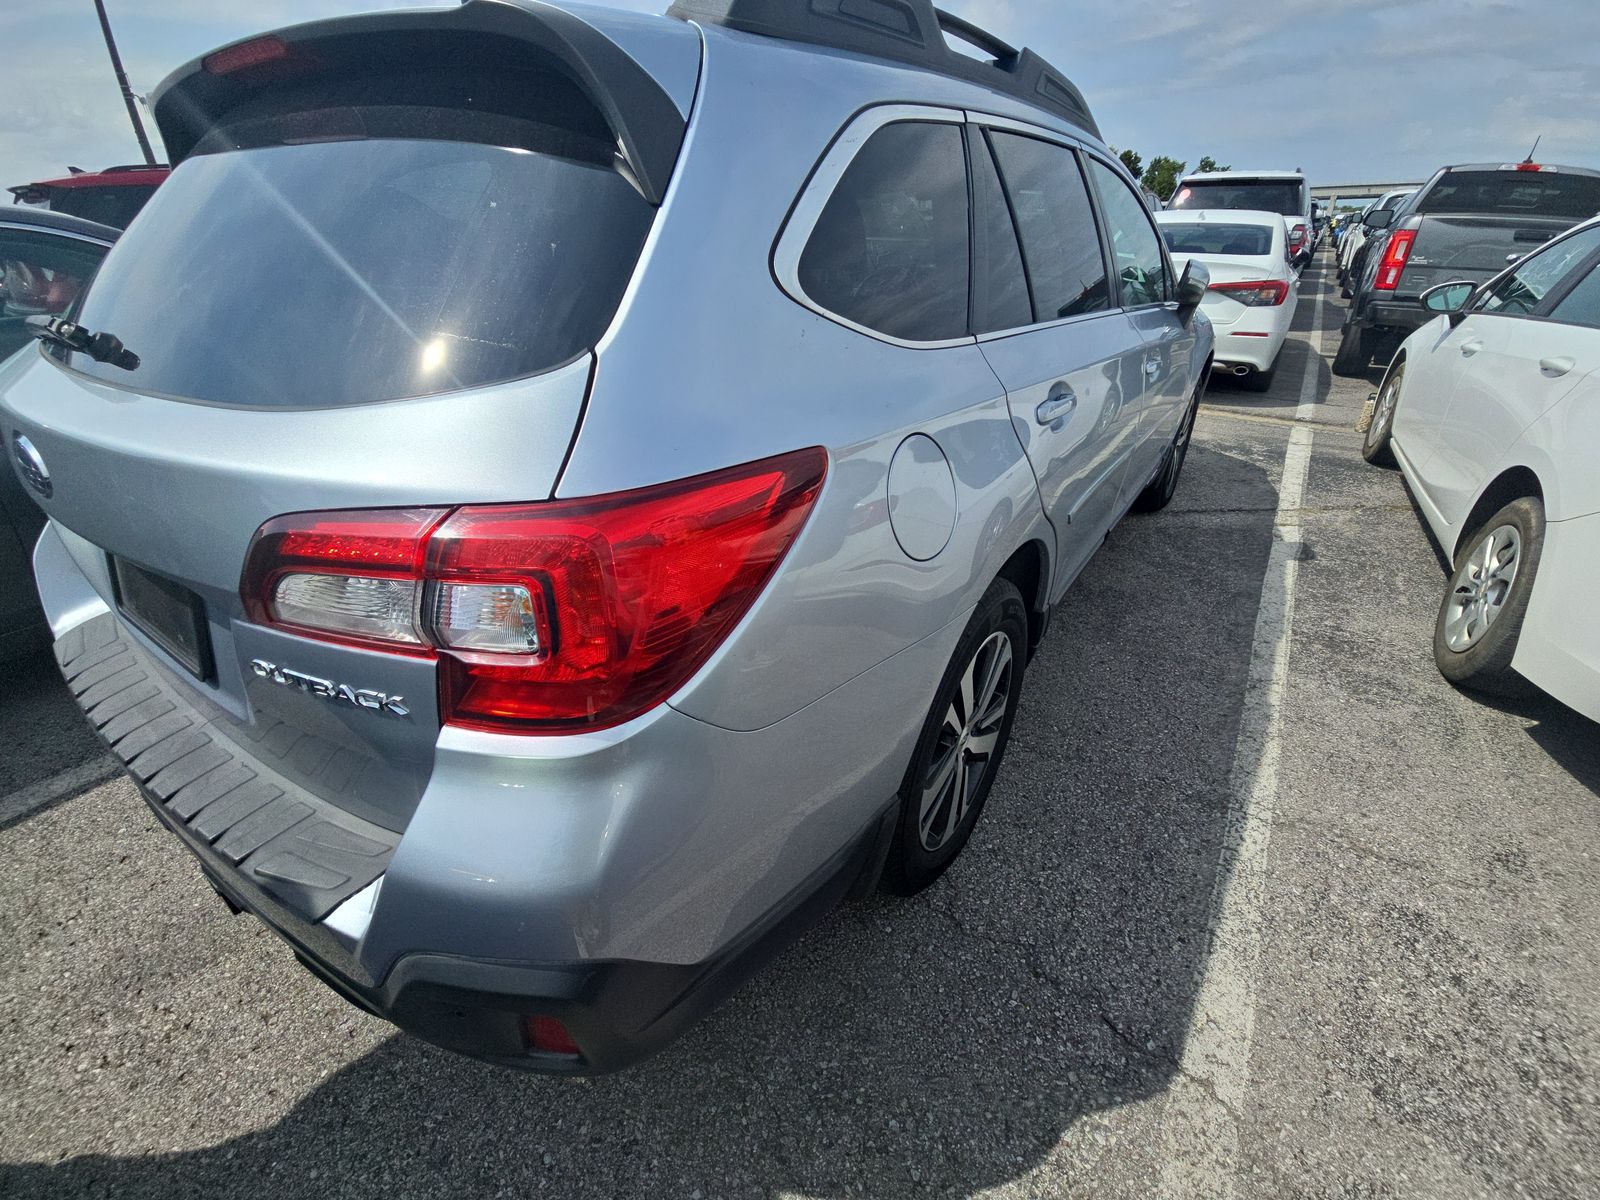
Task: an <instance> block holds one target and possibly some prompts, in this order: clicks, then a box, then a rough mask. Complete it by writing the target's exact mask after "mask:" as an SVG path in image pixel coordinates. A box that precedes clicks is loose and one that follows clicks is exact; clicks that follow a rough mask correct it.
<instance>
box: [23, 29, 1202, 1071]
mask: <svg viewBox="0 0 1600 1200" xmlns="http://www.w3.org/2000/svg"><path fill="white" fill-rule="evenodd" d="M947 37H948V38H956V39H959V40H961V41H964V42H967V43H970V47H969V48H970V49H972V50H973V51H974V53H970V54H969V53H961V52H957V51H956V50H954V49H952V48H951V47H950V45H949V43H948V42H947V40H946V39H947ZM152 106H153V110H154V115H155V118H156V121H157V123H158V124H159V126H160V130H161V134H162V137H163V138H164V140H165V142H166V146H167V149H168V151H169V153H170V155H171V159H172V161H173V163H175V164H176V170H175V171H174V173H173V175H172V177H171V178H170V179H169V180H168V181H167V182H166V183H165V184H163V186H162V187H161V190H160V191H159V192H157V193H156V195H155V197H154V198H153V199H152V200H151V201H150V203H149V205H148V207H147V208H146V209H145V210H144V211H143V213H142V214H141V215H140V216H139V218H138V219H137V220H136V221H135V222H134V223H133V224H132V226H131V227H130V228H129V230H128V231H127V233H126V235H125V236H124V237H123V238H122V240H121V241H120V242H119V243H118V244H117V245H116V247H115V248H114V249H113V250H112V251H111V253H110V255H109V256H108V257H107V258H106V260H105V263H104V266H103V268H102V269H101V270H100V272H99V274H98V276H97V277H96V278H95V279H94V280H93V282H92V283H91V285H90V287H89V288H88V290H87V292H86V295H85V297H84V298H83V300H82V301H81V302H80V303H79V304H78V305H77V306H76V307H75V308H74V309H73V310H71V311H70V312H68V313H67V314H65V315H64V316H61V317H56V318H39V319H37V320H36V321H35V325H36V328H35V329H34V331H33V332H34V333H35V335H36V336H37V338H38V345H37V346H34V347H32V348H30V349H27V350H25V351H23V352H22V353H21V354H19V355H17V356H15V357H13V358H12V359H10V360H9V361H8V362H6V363H5V365H4V367H3V368H0V429H3V433H4V438H5V442H6V449H7V453H8V454H9V456H10V457H11V458H12V459H13V460H14V466H15V468H16V469H17V472H18V474H19V476H20V478H21V479H22V481H23V483H24V484H25V485H26V486H27V487H28V488H30V489H31V491H32V494H33V495H34V497H35V498H36V499H37V500H38V502H39V503H40V504H41V505H42V506H43V507H44V509H45V511H46V512H47V514H48V515H49V523H48V525H47V526H46V528H45V531H44V533H43V535H42V537H41V539H40V541H39V544H38V547H37V550H36V552H35V559H34V561H35V568H36V573H37V577H38V584H39V590H40V593H41V596H42V599H43V601H44V606H45V610H46V612H47V614H48V616H49V618H50V622H51V626H52V630H53V633H54V636H55V652H56V655H57V657H58V659H59V661H60V664H61V669H62V671H63V672H64V674H65V677H66V680H67V682H68V685H69V686H70V688H71V690H72V692H73V693H74V694H75V695H76V697H77V699H78V701H79V703H80V704H81V705H82V707H83V710H84V712H85V713H86V714H87V715H88V718H89V720H90V721H91V722H92V723H93V724H94V726H95V727H96V728H97V729H98V730H99V731H100V733H101V734H102V735H103V736H104V738H105V740H106V741H107V743H108V744H109V745H110V746H111V748H112V749H113V750H114V752H115V753H116V754H117V755H118V756H119V757H120V758H121V759H122V760H123V761H124V762H125V763H126V764H127V768H128V771H129V773H130V774H131V775H132V776H133V778H134V779H135V780H136V781H137V782H138V784H139V786H140V788H141V790H142V791H143V793H144V797H145V799H146V800H147V801H148V802H149V805H150V807H151V809H152V810H153V812H154V813H155V815H156V817H157V818H158V819H159V820H160V821H161V822H162V823H163V824H164V825H165V826H166V827H167V828H168V829H169V830H170V831H171V833H172V834H173V836H174V837H176V838H177V839H178V840H179V841H180V842H182V843H183V845H184V846H185V847H187V849H188V850H189V851H190V852H191V853H192V854H193V856H194V857H195V858H196V859H197V860H198V861H199V864H200V869H201V870H202V871H203V872H204V873H205V876H206V877H207V878H208V879H209V881H210V882H211V884H212V885H213V886H214V887H215V888H216V890H217V891H218V892H219V893H220V894H221V895H222V897H223V898H224V899H225V900H226V901H227V902H228V904H229V905H231V906H232V907H234V908H235V909H241V910H248V911H250V912H251V913H253V914H255V915H256V916H257V917H259V918H260V919H261V920H263V921H265V922H266V923H267V924H268V925H269V926H271V927H272V929H273V930H275V931H276V932H277V933H278V934H279V935H281V936H282V938H283V939H284V940H285V941H287V942H288V943H289V944H290V946H291V947H292V948H293V950H294V952H295V954H296V955H297V957H298V958H299V959H300V961H301V962H302V963H303V964H304V965H305V966H306V967H307V968H309V969H310V970H311V971H313V972H315V973H316V974H317V975H318V976H319V977H321V978H322V979H323V980H324V981H326V982H327V983H328V984H329V985H330V986H332V987H333V988H335V989H336V990H337V991H339V992H340V993H341V994H343V995H344V996H345V997H347V998H348V999H349V1000H351V1001H352V1002H354V1003H355V1004H357V1005H359V1006H361V1007H362V1008H364V1009H366V1010H368V1011H370V1012H373V1013H376V1014H378V1015H380V1016H383V1017H385V1018H387V1019H388V1020H390V1021H393V1022H394V1023H395V1024H397V1025H399V1026H400V1027H402V1028H403V1029H406V1030H408V1031H410V1032H412V1033H414V1034H416V1035H418V1036H420V1037H423V1038H426V1039H428V1040H430V1041H433V1042H435V1043H438V1044H439V1045H442V1046H446V1047H449V1048H452V1049H454V1050H458V1051H461V1052H463V1053H466V1054H471V1055H475V1056H477V1057H480V1058H483V1059H487V1060H490V1061H494V1062H498V1063H503V1064H507V1065H514V1066H520V1067H525V1068H532V1069H536V1070H547V1071H555V1072H578V1071H605V1070H611V1069H615V1068H617V1067H620V1066H624V1065H627V1064H628V1063H630V1062H633V1061H635V1060H637V1059H638V1058H640V1057H642V1056H643V1055H645V1054H647V1053H649V1052H650V1051H652V1050H654V1049H655V1048H657V1047H659V1046H660V1045H662V1044H663V1043H664V1042H666V1041H667V1040H669V1039H670V1038H671V1037H673V1036H674V1035H675V1034H677V1033H678V1032H679V1031H681V1030H682V1029H683V1028H685V1026H687V1025H688V1024H689V1023H690V1022H691V1021H693V1020H694V1019H695V1017H697V1016H698V1015H699V1014H701V1013H702V1012H704V1011H705V1010H706V1009H707V1008H708V1007H709V1006H710V1005H711V1004H712V1003H714V1002H715V1001H716V1000H717V999H718V998H720V997H721V996H723V995H725V994H726V993H727V992H728V991H729V990H731V989H732V988H733V987H734V986H735V985H736V984H737V983H738V982H739V980H740V979H741V978H742V977H744V976H745V975H746V974H747V973H748V972H749V971H751V970H752V969H754V967H755V966H756V965H758V964H759V962H760V961H762V959H763V958H765V957H766V956H768V955H770V954H771V952H772V951H773V950H774V949H775V948H777V947H779V946H781V945H782V944H783V943H784V942H785V941H786V940H787V939H788V938H790V937H792V936H793V935H794V934H795V933H796V932H798V931H799V930H800V929H801V928H803V927H804V925H805V923H806V922H807V921H808V920H809V919H811V918H812V917H814V916H815V915H816V914H817V913H819V912H820V911H821V910H823V909H824V908H825V907H826V906H828V905H830V904H832V903H833V902H835V901H836V900H837V899H839V898H840V897H841V896H843V895H846V894H848V893H851V892H853V891H854V892H861V891H865V890H867V889H871V888H874V887H877V886H880V885H881V886H884V887H887V888H889V889H890V890H892V891H895V892H899V893H904V894H909V893H913V892H915V891H917V890H918V889H920V888H923V887H926V886H927V885H928V884H929V883H931V882H932V881H933V880H935V879H936V878H938V876H939V875H940V873H941V872H943V871H944V870H945V868H946V867H948V866H949V864H950V862H951V860H952V859H953V858H954V857H955V856H956V854H958V853H959V852H960V850H961V848H962V847H963V845H964V844H965V843H966V841H967V839H968V838H969V837H970V836H971V833H972V829H973V826H974V824H975V823H976V822H977V820H978V817H979V814H980V812H981V811H982V809H983V804H984V800H985V798H986V796H987V794H988V792H989V789H990V787H991V785H992V783H993V781H994V776H995V772H996V771H997V769H998V767H999V765H1000V759H1001V755H1002V754H1003V753H1004V751H1005V747H1006V739H1007V736H1008V734H1009V731H1010V727H1011V721H1012V717H1013V714H1014V713H1015V711H1016V707H1017V701H1018V697H1019V694H1020V691H1021V687H1022V678H1023V669H1024V666H1025V664H1026V663H1027V661H1028V658H1029V655H1030V654H1031V653H1032V652H1033V650H1034V648H1035V647H1036V646H1037V645H1038V643H1039V640H1040V638H1041V636H1042V635H1043V634H1044V630H1045V626H1046V624H1047V621H1048V619H1049V616H1050V612H1051V609H1052V606H1053V605H1054V604H1055V603H1056V602H1057V601H1059V600H1060V599H1061V596H1062V593H1063V592H1064V591H1065V590H1066V589H1067V587H1068V586H1069V585H1070V584H1071V583H1072V581H1073V579H1074V577H1075V576H1076V575H1077V574H1078V572H1079V571H1081V570H1082V568H1083V566H1084V564H1085V562H1086V561H1087V560H1088V559H1089V557H1090V556H1091V555H1092V554H1093V553H1094V552H1095V550H1096V549H1097V548H1098V547H1099V546H1100V545H1101V543H1102V542H1103V541H1104V539H1105V537H1106V534H1107V532H1108V531H1109V530H1110V528H1111V527H1112V525H1113V524H1114V523H1115V522H1116V521H1117V520H1118V519H1119V518H1120V517H1122V515H1123V514H1124V513H1125V512H1127V511H1128V510H1130V509H1134V510H1152V509H1158V508H1161V507H1162V506H1163V505H1165V504H1166V503H1167V501H1168V500H1169V499H1170V498H1171V496H1172V494H1173V489H1174V487H1175V486H1176V484H1177V482H1178V475H1179V471H1180V470H1181V468H1182V466H1183V461H1184V453H1185V450H1186V448H1187V446H1188V440H1189V434H1190V430H1191V428H1192V426H1193V422H1194V416H1195V408H1196V405H1197V403H1198V401H1199V398H1200V393H1201V390H1202V388H1203V387H1204V385H1205V381H1206V379H1207V376H1208V368H1209V363H1210V359H1211V354H1212V336H1211V331H1210V329H1209V327H1208V325H1207V324H1206V322H1205V320H1204V318H1203V317H1201V316H1200V315H1199V314H1198V313H1197V311H1196V305H1197V304H1198V301H1199V299H1200V297H1201V295H1203V293H1204V291H1205V288H1206V280H1205V278H1204V275H1203V272H1202V270H1201V269H1200V268H1191V271H1190V273H1188V274H1186V275H1185V277H1184V278H1182V279H1179V278H1176V277H1175V276H1174V273H1173V270H1172V266H1171V264H1170V262H1169V260H1168V258H1167V256H1166V253H1165V251H1164V249H1163V246H1162V242H1161V239H1160V238H1159V237H1158V236H1157V233H1156V230H1155V227H1154V226H1153V225H1152V223H1151V220H1150V217H1149V214H1148V212H1147V211H1146V208H1145V204H1144V201H1143V200H1142V198H1141V197H1140V194H1139V192H1138V190H1137V189H1136V188H1135V186H1134V184H1133V181H1132V180H1131V179H1129V177H1128V176H1127V175H1126V173H1125V172H1124V171H1123V169H1122V168H1121V166H1120V165H1119V164H1118V163H1117V161H1116V159H1115V158H1114V157H1113V156H1112V155H1110V154H1109V152H1108V151H1107V149H1106V146H1105V144H1104V143H1103V142H1102V141H1101V139H1100V137H1099V135H1098V132H1097V129H1096V126H1095V123H1094V120H1093V118H1092V117H1091V115H1090V113H1089V110H1088V108H1087V106H1086V105H1085V103H1084V101H1083V98H1082V96H1081V95H1080V94H1079V92H1078V90H1077V89H1076V88H1075V87H1074V86H1073V85H1072V84H1071V82H1069V81H1068V80H1067V79H1066V78H1065V77H1064V76H1063V75H1062V74H1061V73H1060V72H1058V71H1057V70H1055V69H1054V68H1053V67H1051V66H1050V65H1049V64H1048V63H1046V62H1045V61H1044V60H1042V59H1041V58H1039V57H1038V56H1037V55H1035V54H1033V53H1031V52H1029V51H1026V50H1022V51H1017V50H1013V49H1012V48H1011V47H1009V46H1006V45H1004V44H1003V43H1001V42H999V41H998V40H997V39H995V38H993V37H992V36H990V35H989V34H987V33H985V32H984V31H982V30H980V29H977V28H975V27H973V26H971V25H968V24H966V23H965V22H962V21H959V20H957V19H955V18H952V17H949V16H947V15H945V14H942V13H938V12H936V10H935V9H934V8H933V6H932V4H931V3H930V2H929V0H892V2H890V0H884V2H882V3H874V4H863V3H860V2H859V0H810V2H809V3H801V2H800V0H681V2H680V3H678V4H676V5H675V6H674V7H673V8H672V9H671V11H670V12H669V13H668V14H667V15H666V16H660V17H647V16H639V15H636V14H630V13H622V12H618V11H613V10H608V9H602V8H590V7H581V6H578V5H572V6H566V5H562V6H559V7H557V6H554V5H550V4H544V3H537V2H535V0H470V2H469V3H467V4H465V5H462V6H460V7H457V8H451V9H434V10H421V11H409V12H403V13H381V14H369V15H362V16H352V17H347V18H341V19H337V20H328V21H322V22H317V23H313V24H308V25H300V26H296V27H294V28H290V29H284V30H281V31H279V32H276V33H272V34H269V35H265V36H262V37H257V38H252V39H250V40H247V41H244V42H240V43H236V44H233V45H230V46H226V47H224V48H222V49H219V50H217V51H216V52H214V53H212V54H209V55H206V56H205V57H204V58H201V59H199V60H197V61H195V62H192V63H190V64H188V65H187V66H185V67H182V68H180V69H179V70H178V71H176V72H175V73H174V74H172V75H171V76H170V77H169V78H168V79H167V80H166V81H165V82H164V83H163V84H162V85H161V87H160V88H159V90H158V91H157V92H156V93H155V95H154V96H153V98H152Z"/></svg>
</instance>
